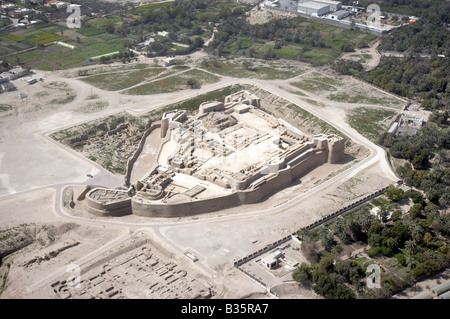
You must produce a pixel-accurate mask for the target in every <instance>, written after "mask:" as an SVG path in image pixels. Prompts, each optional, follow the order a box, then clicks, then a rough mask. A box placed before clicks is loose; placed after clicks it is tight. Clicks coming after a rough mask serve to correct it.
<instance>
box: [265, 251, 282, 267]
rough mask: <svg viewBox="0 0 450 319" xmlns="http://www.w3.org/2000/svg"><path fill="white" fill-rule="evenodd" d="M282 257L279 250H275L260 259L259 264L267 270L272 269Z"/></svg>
mask: <svg viewBox="0 0 450 319" xmlns="http://www.w3.org/2000/svg"><path fill="white" fill-rule="evenodd" d="M281 257H283V253H282V252H281V250H275V251H274V252H271V253H270V254H269V255H267V256H265V257H263V258H261V263H262V264H263V265H264V266H265V267H266V268H269V269H274V268H275V267H277V266H278V261H279V260H280V258H281Z"/></svg>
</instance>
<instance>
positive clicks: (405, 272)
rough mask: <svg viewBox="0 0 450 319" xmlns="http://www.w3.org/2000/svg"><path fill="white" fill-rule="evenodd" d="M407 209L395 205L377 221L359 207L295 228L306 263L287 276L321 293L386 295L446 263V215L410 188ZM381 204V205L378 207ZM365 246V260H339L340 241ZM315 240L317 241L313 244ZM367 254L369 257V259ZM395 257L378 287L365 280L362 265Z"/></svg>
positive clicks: (449, 248) (449, 220)
mask: <svg viewBox="0 0 450 319" xmlns="http://www.w3.org/2000/svg"><path fill="white" fill-rule="evenodd" d="M408 196H410V198H411V199H412V200H413V202H414V205H412V206H411V209H410V211H409V214H406V215H404V216H402V213H401V211H400V210H395V211H394V212H393V214H392V220H391V221H389V222H386V221H382V220H380V219H378V218H376V217H375V216H373V215H371V214H370V213H369V207H368V206H364V207H362V208H360V209H358V210H356V211H355V212H352V213H350V214H349V215H347V216H345V217H344V218H341V219H337V220H335V221H334V222H333V223H331V224H329V225H327V226H321V228H319V229H317V230H314V231H306V230H301V231H300V232H299V236H300V237H301V238H302V239H303V241H302V252H303V254H304V255H305V256H306V258H307V259H308V261H309V263H310V264H307V263H302V264H301V265H300V266H299V267H298V268H297V269H296V270H295V271H294V272H293V275H292V276H293V279H294V280H296V281H298V282H300V283H303V284H307V285H312V288H313V289H314V291H315V292H316V293H318V294H320V295H322V296H324V297H325V298H331V299H349V298H386V297H389V296H391V295H392V294H393V293H395V292H397V291H400V290H402V289H404V288H406V287H407V286H409V285H412V284H413V283H414V282H415V281H416V280H418V279H420V278H422V277H423V276H429V275H431V274H434V273H436V272H437V271H440V270H442V269H445V268H446V267H448V266H449V265H450V245H449V243H448V239H449V238H450V216H448V215H440V213H439V210H438V209H437V207H436V205H434V204H433V203H431V202H430V201H427V200H426V199H425V198H424V196H422V195H421V194H420V193H411V194H409V195H408ZM382 209H383V207H382ZM355 242H358V243H360V244H363V245H368V248H369V249H367V251H366V253H367V256H368V257H369V259H368V260H367V258H362V259H361V260H351V259H346V260H342V258H341V257H340V254H341V252H342V249H336V247H339V246H340V245H350V244H352V243H355ZM319 243H320V244H319ZM371 259H373V260H371ZM392 259H393V260H397V267H396V268H395V269H394V270H393V271H396V272H397V274H395V275H392V274H391V272H392V269H390V270H388V271H385V272H384V273H383V274H382V276H381V286H382V288H379V289H378V288H375V289H369V288H368V287H367V285H366V279H367V274H366V270H367V266H368V265H369V264H372V263H374V262H376V263H378V264H381V265H382V267H383V262H384V261H386V260H392Z"/></svg>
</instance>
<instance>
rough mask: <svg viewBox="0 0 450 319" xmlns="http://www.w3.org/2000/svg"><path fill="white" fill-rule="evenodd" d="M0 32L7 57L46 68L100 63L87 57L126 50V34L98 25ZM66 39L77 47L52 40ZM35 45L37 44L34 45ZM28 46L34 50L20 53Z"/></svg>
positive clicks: (2, 50) (0, 46)
mask: <svg viewBox="0 0 450 319" xmlns="http://www.w3.org/2000/svg"><path fill="white" fill-rule="evenodd" d="M0 36H1V37H2V41H0V53H1V54H2V55H4V60H6V61H7V62H8V63H11V64H17V63H24V65H25V66H26V67H30V68H35V69H39V70H45V71H51V70H56V69H67V68H72V67H80V66H85V65H89V64H93V63H98V62H87V59H88V58H90V57H93V56H99V55H103V54H107V53H111V52H116V51H119V52H121V51H124V50H125V48H124V43H125V42H126V40H125V39H124V38H121V37H119V36H117V35H113V34H106V33H104V32H103V31H99V30H97V29H94V28H81V29H69V28H67V27H66V26H65V25H59V24H42V25H37V26H34V27H31V28H27V29H20V30H17V31H14V32H11V33H5V34H2V33H0ZM62 39H64V43H67V44H70V45H73V46H75V49H70V48H66V47H63V46H59V45H56V44H52V42H55V41H59V40H62ZM17 41H19V42H17ZM38 45H39V46H42V45H43V46H44V47H38ZM33 47H35V48H34V49H32V48H33ZM25 49H32V50H30V51H27V52H22V53H18V52H19V51H22V50H25Z"/></svg>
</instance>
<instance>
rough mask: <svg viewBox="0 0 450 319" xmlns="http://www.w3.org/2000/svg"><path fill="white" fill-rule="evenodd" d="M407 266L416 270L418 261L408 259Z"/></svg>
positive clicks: (411, 258)
mask: <svg viewBox="0 0 450 319" xmlns="http://www.w3.org/2000/svg"><path fill="white" fill-rule="evenodd" d="M406 266H408V267H409V268H410V269H414V268H416V266H417V261H416V260H415V259H414V258H413V257H410V256H409V257H406Z"/></svg>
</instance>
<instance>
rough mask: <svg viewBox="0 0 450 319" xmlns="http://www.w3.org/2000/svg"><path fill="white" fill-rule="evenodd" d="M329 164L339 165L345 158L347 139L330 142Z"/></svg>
mask: <svg viewBox="0 0 450 319" xmlns="http://www.w3.org/2000/svg"><path fill="white" fill-rule="evenodd" d="M328 147H329V154H328V163H332V164H333V163H337V162H339V161H340V160H342V159H343V158H344V156H345V139H342V140H339V141H335V142H329V143H328Z"/></svg>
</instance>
